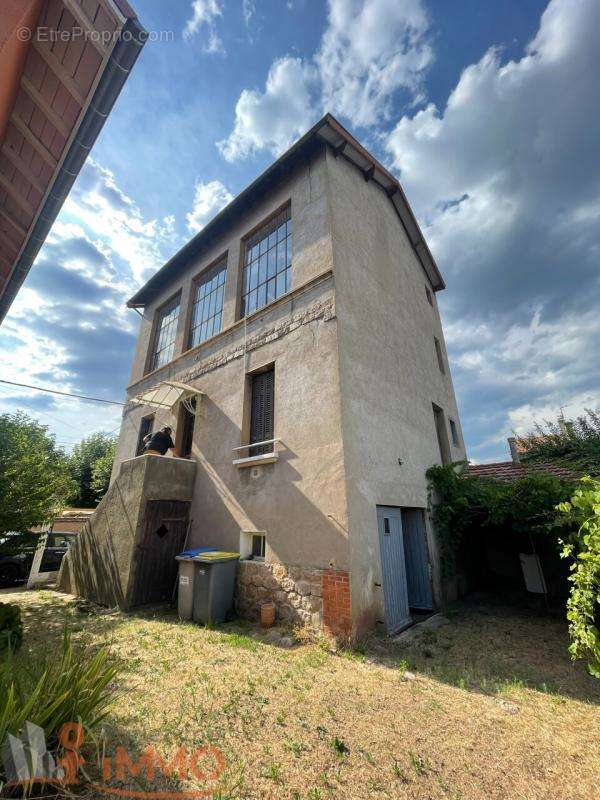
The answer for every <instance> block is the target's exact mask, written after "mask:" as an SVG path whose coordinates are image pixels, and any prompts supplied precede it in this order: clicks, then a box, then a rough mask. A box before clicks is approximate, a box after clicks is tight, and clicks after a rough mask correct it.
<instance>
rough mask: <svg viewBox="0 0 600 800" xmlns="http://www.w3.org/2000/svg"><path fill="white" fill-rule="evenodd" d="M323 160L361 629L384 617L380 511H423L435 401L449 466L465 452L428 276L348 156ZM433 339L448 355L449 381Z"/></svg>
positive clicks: (379, 194)
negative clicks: (451, 423)
mask: <svg viewBox="0 0 600 800" xmlns="http://www.w3.org/2000/svg"><path fill="white" fill-rule="evenodd" d="M327 163H328V174H329V178H330V188H331V208H332V239H333V254H334V274H335V287H336V311H337V317H338V337H339V355H340V381H341V396H342V431H343V437H344V458H345V463H346V482H347V486H346V491H347V496H348V513H349V541H350V572H351V593H352V609H353V617H354V621H355V623H357V624H358V625H359V627H363V626H371V625H372V624H373V623H374V622H375V621H376V620H383V619H384V616H383V615H384V611H383V598H382V591H381V588H379V587H377V586H376V585H375V584H377V583H378V584H381V575H380V571H379V565H380V559H379V542H378V531H377V513H376V506H377V505H390V506H408V507H425V506H426V505H427V487H426V479H425V471H426V470H427V468H428V467H429V466H431V465H432V464H435V463H439V461H440V456H439V448H438V443H437V438H436V432H435V425H434V418H433V411H432V402H434V403H436V404H437V405H439V406H440V407H441V408H442V409H444V411H445V412H446V424H447V425H448V419H447V418H448V416H449V417H451V418H452V419H454V420H455V422H456V424H457V426H458V429H459V434H460V442H461V446H459V447H453V448H452V457H453V459H461V458H464V456H465V450H464V447H463V446H462V441H463V439H462V431H461V430H460V420H459V415H458V409H457V406H456V400H455V396H454V390H453V386H452V379H451V376H450V369H449V367H448V364H447V357H446V353H445V346H444V335H443V331H442V325H441V321H440V316H439V313H438V310H437V305H436V301H435V297H434V306H433V307H432V306H431V305H429V303H428V301H427V297H426V292H425V287H426V286H429V284H428V280H427V277H426V275H425V273H424V271H423V269H422V267H421V265H420V263H419V261H418V260H417V257H416V255H415V253H414V251H413V249H412V247H411V245H410V243H409V241H408V238H407V236H406V234H405V232H404V229H403V227H402V224H401V222H400V220H399V218H398V216H397V214H396V212H395V210H394V208H393V205H392V203H391V202H390V200H389V198H388V197H387V196H386V195H385V193H384V192H383V191H382V190H381V189H380V188H378V187H377V185H376V184H375V183H374V182H372V181H369V182H367V181H365V180H364V178H363V176H362V175H361V173H360V172H359V171H358V170H357V169H356V168H355V167H354V166H352V165H351V164H350V163H349V162H348V161H346V160H345V159H344V158H342V157H338V158H337V159H336V158H334V156H333V154H332V153H331V152H329V151H328V154H327ZM429 288H431V287H429ZM434 336H436V337H437V338H438V339H439V340H440V343H441V344H442V347H443V349H444V357H445V359H446V367H447V368H446V374H445V375H443V374H442V373H441V372H440V370H439V367H438V363H437V359H436V352H435V347H434ZM448 436H449V438H450V430H449V427H448ZM398 459H400V460H401V461H402V464H399V463H398ZM432 546H433V541H432V537H431V536H430V548H431V547H432ZM434 556H435V554H434ZM434 566H436V562H434Z"/></svg>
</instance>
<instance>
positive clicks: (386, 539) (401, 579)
mask: <svg viewBox="0 0 600 800" xmlns="http://www.w3.org/2000/svg"><path fill="white" fill-rule="evenodd" d="M377 523H378V526H379V552H380V558H381V582H382V585H383V600H384V604H385V624H386V628H387V632H388V634H389V635H393V634H395V633H398V631H400V630H402V628H405V627H406V626H407V625H409V624H410V622H411V618H410V611H409V606H408V589H407V583H406V566H405V562H404V541H403V536H402V515H401V512H400V509H399V508H391V507H389V506H379V507H378V508H377Z"/></svg>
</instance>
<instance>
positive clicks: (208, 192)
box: [186, 181, 233, 233]
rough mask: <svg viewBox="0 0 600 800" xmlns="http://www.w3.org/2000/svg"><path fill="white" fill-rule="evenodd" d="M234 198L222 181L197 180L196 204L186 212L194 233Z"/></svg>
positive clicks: (188, 224) (189, 226) (189, 225)
mask: <svg viewBox="0 0 600 800" xmlns="http://www.w3.org/2000/svg"><path fill="white" fill-rule="evenodd" d="M231 200H233V195H232V194H231V192H230V191H229V190H228V189H227V188H226V187H225V186H223V184H222V183H221V181H209V182H208V183H202V181H197V182H196V190H195V194H194V204H193V207H192V210H191V211H190V212H189V213H188V214H186V219H187V226H188V229H189V230H190V231H191V232H192V233H197V232H198V231H200V230H202V228H203V227H204V226H205V225H206V223H207V222H209V221H210V220H211V219H212V218H213V217H214V216H215V214H217V213H218V212H219V211H220V210H221V209H222V208H224V207H225V206H226V205H227V204H228V203H230V202H231Z"/></svg>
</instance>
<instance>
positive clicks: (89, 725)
mask: <svg viewBox="0 0 600 800" xmlns="http://www.w3.org/2000/svg"><path fill="white" fill-rule="evenodd" d="M109 661H110V653H109V649H108V647H102V648H100V649H99V650H97V651H96V652H95V653H91V652H90V651H89V649H88V648H86V647H75V646H74V645H73V643H72V641H71V635H70V633H69V632H68V631H65V634H64V636H63V640H62V646H61V648H60V652H59V653H58V654H56V653H53V654H52V655H51V656H49V657H46V658H45V659H44V660H42V661H40V662H38V663H37V664H34V665H33V666H32V667H29V668H26V667H25V666H24V665H23V664H22V663H19V662H18V660H17V659H16V658H15V657H14V655H13V653H12V650H11V648H8V649H7V651H6V653H5V656H4V659H3V661H2V663H0V742H2V741H4V739H5V737H6V734H7V733H12V734H14V735H18V733H19V732H20V730H21V729H22V727H23V725H24V724H25V722H27V721H29V722H33V723H35V724H36V725H39V726H40V727H42V728H44V731H45V733H46V741H47V743H48V746H49V747H50V746H52V745H54V744H56V741H57V734H58V731H59V730H60V728H61V726H62V725H63V724H64V723H65V722H80V723H81V724H82V725H83V726H84V727H85V728H86V729H87V730H93V729H94V728H95V727H97V725H98V724H99V723H100V722H101V721H102V719H104V717H105V716H106V714H107V713H108V707H109V704H110V703H111V702H112V700H113V698H114V691H113V689H112V688H111V685H110V684H111V683H112V681H113V680H114V678H115V677H116V675H117V674H118V670H117V668H116V667H115V666H113V665H111V664H110V663H109Z"/></svg>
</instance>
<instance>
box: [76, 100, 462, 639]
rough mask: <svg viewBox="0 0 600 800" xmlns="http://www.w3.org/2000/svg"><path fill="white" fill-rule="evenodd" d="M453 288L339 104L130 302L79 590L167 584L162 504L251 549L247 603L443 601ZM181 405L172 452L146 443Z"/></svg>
mask: <svg viewBox="0 0 600 800" xmlns="http://www.w3.org/2000/svg"><path fill="white" fill-rule="evenodd" d="M443 288H444V282H443V280H442V277H441V275H440V273H439V271H438V269H437V266H436V264H435V261H434V259H433V257H432V256H431V253H430V252H429V249H428V247H427V245H426V243H425V241H424V239H423V236H422V233H421V231H420V229H419V226H418V225H417V223H416V221H415V218H414V216H413V214H412V212H411V209H410V207H409V205H408V202H407V200H406V197H405V195H404V193H403V191H402V188H401V186H400V185H399V183H398V181H397V180H396V178H394V177H393V176H392V175H391V174H390V173H389V172H388V171H387V170H386V169H385V168H384V167H383V166H382V165H381V164H380V163H379V162H378V161H377V160H376V159H375V158H374V157H373V156H372V155H371V154H370V153H368V152H367V151H366V150H365V149H364V148H363V147H362V146H361V145H360V144H359V142H358V141H356V139H354V138H353V137H352V136H351V135H350V133H348V131H346V130H345V129H344V128H343V127H342V126H341V125H340V123H339V122H337V120H336V119H334V118H333V117H332V116H330V115H326V116H325V117H324V118H323V119H321V120H320V122H318V123H317V124H316V125H315V126H314V127H313V128H312V129H311V130H310V131H309V132H308V133H307V134H306V135H305V136H303V137H302V138H301V139H300V140H299V141H298V142H296V144H294V145H293V146H292V147H291V148H290V149H289V150H288V151H287V152H286V153H285V154H284V155H282V156H281V157H280V158H279V159H278V160H277V161H276V162H275V163H273V164H272V165H271V166H270V167H269V168H268V169H267V170H266V171H265V172H264V173H263V174H262V175H261V176H260V177H259V178H258V179H257V180H255V181H254V183H252V184H251V185H250V186H249V187H248V188H247V189H245V190H244V191H243V192H242V193H241V194H240V195H239V196H238V197H236V198H235V199H234V200H233V201H232V202H231V203H230V204H229V205H228V206H227V207H226V208H225V209H223V210H222V211H221V212H220V213H219V214H218V215H217V216H216V217H215V218H214V219H213V220H212V221H211V222H210V223H209V224H208V225H207V226H206V227H205V228H204V229H203V230H202V231H200V233H198V234H197V235H196V236H195V237H194V238H193V239H192V240H191V241H190V242H188V243H187V244H186V245H185V246H184V247H183V248H182V249H181V250H180V251H179V252H178V253H177V254H176V255H175V256H173V258H172V259H171V260H170V261H169V262H168V263H167V264H165V266H164V267H163V268H162V269H160V270H159V271H158V272H157V273H156V274H155V275H154V277H153V278H151V280H150V281H149V282H148V283H147V284H146V285H145V286H144V287H142V288H141V289H140V290H139V291H138V292H137V293H136V295H135V296H134V297H132V298H131V300H130V301H129V304H128V305H129V306H130V307H131V308H135V309H138V311H139V312H140V313H141V314H142V321H141V328H140V333H139V339H138V343H137V350H136V354H135V358H134V362H133V367H132V373H131V383H130V386H129V387H128V390H127V401H128V402H127V405H126V407H125V410H124V414H123V423H122V427H121V434H120V438H119V444H118V453H117V459H116V463H115V470H114V474H113V483H112V486H111V489H110V490H109V493H108V495H107V496H106V497H105V498H104V500H103V501H102V503H101V505H100V507H99V509H98V511H97V512H96V514H95V515H94V517H95V519H96V521H95V522H93V523H92V525H91V528H90V532H88V537H87V538H88V542H87V545H86V544H85V538H86V537H85V536H84V537H81V541H80V543H79V544H80V549H79V551H78V552H77V553H75V555H74V556H73V559H72V562H73V563H72V573H73V574H72V576H71V580H72V581H73V582H74V584H75V588H78V590H79V591H83V593H87V594H89V595H91V596H95V597H98V598H100V599H102V597H103V592H106V591H107V589H106V586H107V585H109V584H110V583H111V581H114V580H116V581H117V582H119V587H120V588H119V591H118V593H117V595H118V596H115V595H112V596H111V597H109V598H107V599H105V602H110V601H111V599H112V600H113V601H114V600H116V601H117V602H119V603H120V604H121V605H124V606H131V605H135V604H137V603H140V602H147V601H149V600H150V599H156V595H155V594H152V592H150V591H149V589H148V586H149V585H150V584H151V583H152V582H153V576H156V575H157V571H156V563H157V561H156V558H157V556H156V554H155V555H153V556H152V559H153V561H152V562H151V561H150V560H149V559H150V556H149V555H148V553H149V547H148V546H146V545H145V544H144V543H148V542H150V541H151V537H152V536H153V535H154V534H153V531H157V530H158V529H157V523H158V522H159V519H163V522H164V525H163V526H162V527H161V530H163V532H164V530H166V529H169V530H170V531H173V530H174V528H177V530H178V531H179V533H178V534H177V536H176V537H175V538H176V540H177V546H179V547H181V544H182V538H181V537H183V541H185V542H186V543H187V546H188V547H191V546H203V545H206V546H215V547H219V548H222V549H224V550H233V551H239V552H240V553H241V556H242V559H241V561H240V564H239V568H238V578H237V599H236V602H237V607H238V610H239V611H240V613H241V614H243V615H248V616H251V617H252V616H255V615H256V614H257V613H258V609H259V606H260V604H261V603H262V602H264V601H266V600H271V599H272V600H274V601H275V603H276V605H277V611H278V614H279V616H280V618H282V619H284V620H288V621H290V622H300V623H306V624H308V625H311V626H312V627H314V628H317V629H325V630H326V631H329V632H331V633H334V634H356V633H360V632H362V631H364V630H366V629H371V630H372V629H376V630H379V631H381V632H382V633H388V634H393V633H395V632H397V631H399V630H401V629H402V628H403V627H406V626H407V625H409V624H410V623H411V621H412V620H413V619H414V614H415V612H416V613H419V612H426V611H428V610H431V609H433V608H435V607H436V606H437V605H439V603H440V602H441V601H442V596H443V591H444V587H443V585H442V580H441V576H440V572H439V568H438V561H437V554H436V546H435V538H434V535H433V531H432V528H431V522H430V519H429V516H428V513H427V506H428V494H427V481H426V477H425V472H426V470H427V468H428V467H430V466H431V465H433V464H436V463H440V462H444V463H448V462H450V461H456V460H461V459H464V458H465V448H464V443H463V438H462V432H461V425H460V419H459V413H458V409H457V405H456V399H455V395H454V389H453V385H452V379H451V376H450V369H449V365H448V359H447V354H446V348H445V345H444V334H443V331H442V324H441V321H440V316H439V312H438V307H437V303H436V294H437V292H438V291H440V290H441V289H443ZM165 424H169V425H171V426H172V427H173V429H174V430H175V431H176V446H177V450H178V454H179V455H178V457H164V458H161V457H159V456H158V457H157V456H150V455H140V453H141V443H142V439H143V437H144V436H145V435H146V433H148V432H149V431H151V430H156V429H157V428H159V427H160V426H162V425H165ZM161 503H162V504H163V505H162V506H160V504H161ZM165 504H166V505H165ZM169 504H170V505H169ZM161 509H162V510H161ZM161 515H162V516H161ZM169 515H170V516H169ZM124 516H127V525H128V530H127V532H125V533H124V532H123V530H122V526H123V524H124V523H123V518H124ZM94 526H95V529H94ZM177 537H179V538H177ZM168 538H169V537H168V536H164V537H163V539H161V544H160V547H164V548H167V549H163V550H162V551H161V553H162V555H160V558H163V559H167V558H168V559H170V560H171V561H172V555H173V552H174V551H173V549H171V550H170V551H169V550H168V547H169V546H168V545H167V544H166V543H165V542H166V540H168ZM125 540H127V542H129V544H128V545H125V544H124V541H125ZM152 542H154V544H153V545H152V548H151V549H152V550H153V552H154V547H155V545H156V546H158V544H157V541H156V539H152ZM173 547H174V545H173ZM128 548H129V549H128ZM72 555H73V553H72ZM85 559H88V561H89V560H93V559H96V562H98V560H99V559H100V560H101V561H103V563H104V567H103V570H104V571H103V574H102V575H95V576H94V577H93V579H89V577H88V578H86V577H85V576H84V575H83V571H82V566H81V565H82V563H84V561H85ZM78 564H79V566H78ZM153 564H154V566H153ZM106 565H108V566H106ZM78 581H79V583H78ZM167 583H168V582H167ZM86 587H87V588H86ZM167 588H169V587H168V586H167V584H165V585H164V586H163V590H164V591H165V592H166V590H167ZM111 591H112V590H111ZM169 591H170V590H169Z"/></svg>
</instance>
